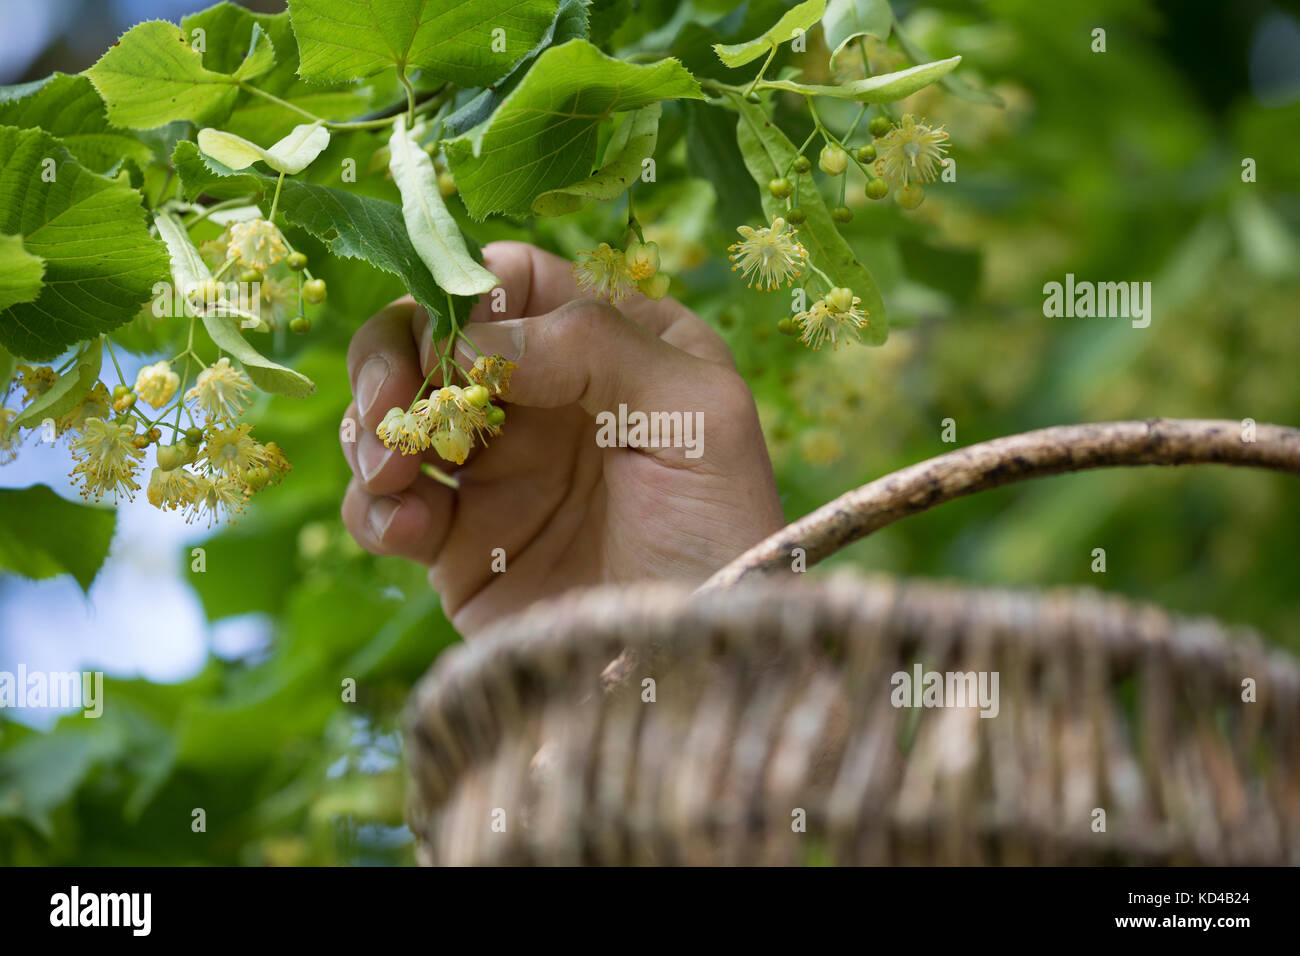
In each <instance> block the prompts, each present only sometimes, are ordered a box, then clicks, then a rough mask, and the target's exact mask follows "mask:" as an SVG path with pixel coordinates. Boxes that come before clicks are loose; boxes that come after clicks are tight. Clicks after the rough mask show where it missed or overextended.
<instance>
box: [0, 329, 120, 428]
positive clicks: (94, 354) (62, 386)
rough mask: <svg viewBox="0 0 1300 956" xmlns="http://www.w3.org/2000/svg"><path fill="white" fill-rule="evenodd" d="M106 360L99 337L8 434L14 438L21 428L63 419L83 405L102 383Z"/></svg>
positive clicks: (17, 419)
mask: <svg viewBox="0 0 1300 956" xmlns="http://www.w3.org/2000/svg"><path fill="white" fill-rule="evenodd" d="M103 360H104V345H103V342H102V340H101V339H98V338H96V339H94V340H93V341H91V342H90V343H89V344H88V345H87V346H86V347H85V348H84V349H82V351H81V353H80V354H79V355H78V356H77V358H76V360H75V361H74V362H73V363H72V367H71V368H70V369H68V370H67V371H66V372H64V373H63V374H62V375H60V376H59V377H58V378H56V379H55V380H54V384H53V385H51V386H50V387H49V388H48V389H46V390H45V391H44V392H43V393H42V394H40V395H38V396H37V397H36V398H34V399H32V401H31V403H30V404H29V405H27V407H26V408H24V409H23V410H22V411H21V412H19V413H18V414H17V415H15V416H14V420H13V421H11V422H10V423H9V428H8V429H7V430H6V432H5V434H6V435H12V434H13V433H14V432H16V431H17V430H18V429H19V428H36V427H37V426H39V425H40V424H41V422H43V421H45V419H47V418H60V417H62V416H64V415H66V414H67V413H68V412H70V411H72V410H73V409H74V408H76V407H77V406H78V405H80V404H81V403H82V401H83V400H84V399H85V397H86V395H87V394H88V393H89V392H90V390H91V389H92V388H94V387H95V383H96V382H97V381H99V369H100V366H101V365H102V364H103Z"/></svg>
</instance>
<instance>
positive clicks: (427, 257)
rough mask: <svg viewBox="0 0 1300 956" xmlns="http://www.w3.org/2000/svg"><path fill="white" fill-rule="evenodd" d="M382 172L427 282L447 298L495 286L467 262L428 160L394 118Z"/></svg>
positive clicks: (491, 277) (490, 277) (493, 278)
mask: <svg viewBox="0 0 1300 956" xmlns="http://www.w3.org/2000/svg"><path fill="white" fill-rule="evenodd" d="M388 150H389V153H390V159H389V161H388V168H389V170H391V172H392V174H393V182H394V183H396V184H397V189H398V191H399V192H400V193H401V194H402V219H403V220H404V221H405V223H406V232H407V235H408V236H410V238H411V245H413V246H414V247H415V251H416V252H418V253H419V254H420V259H421V260H422V261H423V262H424V264H425V265H426V266H428V267H429V271H430V272H431V273H433V279H434V281H435V282H437V283H438V285H440V286H442V288H443V290H444V291H446V292H450V293H451V294H452V295H478V294H479V293H481V292H487V291H488V290H489V289H491V288H492V287H493V286H494V285H496V284H497V277H496V276H494V275H493V274H492V273H490V272H488V271H487V270H486V269H484V268H483V267H482V266H481V265H479V264H478V263H477V262H475V261H474V260H473V258H471V257H470V254H469V250H468V249H466V248H465V239H464V237H462V236H461V234H460V228H459V227H458V226H457V225H456V220H455V219H453V218H452V217H451V213H449V212H448V211H447V206H446V204H445V203H444V202H443V201H442V193H441V192H439V190H438V177H437V174H436V173H435V172H434V171H433V160H431V159H430V158H429V154H428V153H426V152H425V151H424V150H423V149H422V148H421V146H420V144H419V142H418V141H416V139H415V138H414V137H412V136H411V134H410V133H408V132H407V131H406V119H405V117H404V116H399V117H398V118H397V122H396V123H394V124H393V135H392V136H391V137H389V139H388Z"/></svg>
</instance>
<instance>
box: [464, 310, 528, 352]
mask: <svg viewBox="0 0 1300 956" xmlns="http://www.w3.org/2000/svg"><path fill="white" fill-rule="evenodd" d="M526 321H527V319H502V320H501V321H500V322H471V323H470V324H469V326H468V327H467V328H466V329H465V334H466V335H468V336H469V337H470V338H471V339H473V340H474V344H475V345H477V346H478V347H479V348H480V349H482V350H483V354H484V355H500V356H501V357H502V358H504V359H505V360H506V361H507V362H518V361H519V360H520V359H521V358H523V357H524V346H525V342H524V322H526ZM456 348H457V352H458V353H460V352H461V350H468V351H465V352H464V353H463V354H459V356H458V357H459V358H460V359H461V360H462V361H464V360H465V359H468V360H469V361H470V362H473V361H474V359H475V358H477V357H478V353H477V352H475V351H474V350H473V349H472V348H471V347H470V346H469V345H468V344H467V343H465V342H458V343H456Z"/></svg>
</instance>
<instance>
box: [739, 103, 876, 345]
mask: <svg viewBox="0 0 1300 956" xmlns="http://www.w3.org/2000/svg"><path fill="white" fill-rule="evenodd" d="M736 99H737V109H738V110H739V111H740V120H739V122H738V123H737V125H736V143H737V144H738V145H739V146H740V152H741V155H742V156H744V158H745V167H746V168H747V169H748V170H749V174H750V175H751V176H752V177H754V181H755V182H757V183H758V184H759V187H760V189H759V193H760V195H761V196H762V199H763V211H764V213H766V215H767V218H768V221H769V222H770V221H771V220H772V218H773V217H775V216H784V215H785V212H786V204H785V200H784V199H777V198H776V197H775V196H773V195H772V194H771V192H770V191H769V190H768V189H767V188H765V187H766V184H767V183H768V182H769V181H770V180H771V179H772V178H773V177H774V176H777V175H780V174H781V173H784V171H785V170H787V169H790V164H791V163H792V162H793V161H794V157H795V155H796V149H795V146H794V144H793V143H792V142H790V140H789V138H788V137H786V135H785V134H784V133H783V132H781V130H780V129H779V128H778V127H777V126H776V124H775V123H772V122H771V121H770V120H769V119H768V118H767V114H766V113H764V112H763V108H762V107H761V106H759V105H757V104H753V103H749V102H747V101H745V100H742V99H740V98H739V97H737V98H736ZM786 175H787V176H788V178H789V179H790V180H791V181H792V182H793V181H795V180H796V179H797V180H798V189H799V208H801V209H802V210H803V211H804V213H805V214H806V215H807V219H805V220H804V222H803V223H802V224H801V225H800V226H799V232H798V235H799V241H800V242H802V243H803V245H804V247H805V248H806V249H807V250H808V257H809V259H810V260H811V261H812V263H813V265H815V266H817V268H818V269H821V270H822V272H824V273H826V275H828V276H829V277H830V279H831V281H832V282H833V283H834V284H835V285H837V286H844V287H847V288H850V289H852V290H853V294H854V295H856V296H858V297H859V298H861V299H862V308H863V309H864V310H866V312H867V314H868V317H869V318H868V321H869V322H870V324H869V325H868V326H867V328H866V329H864V330H863V333H862V341H863V342H865V343H867V344H868V345H883V344H884V342H885V339H886V338H887V337H888V335H889V318H888V316H887V315H886V312H885V302H884V300H883V299H882V298H881V297H880V289H879V288H878V287H877V286H876V280H875V279H873V278H872V276H871V273H870V271H868V269H867V267H866V266H864V265H863V264H862V263H861V262H859V261H858V258H857V256H856V255H855V254H854V252H853V249H852V247H851V246H849V244H848V243H847V242H846V241H845V240H844V237H843V236H841V235H840V233H839V230H838V229H836V228H835V222H834V220H832V219H831V214H830V210H829V209H827V208H826V201H825V200H824V199H822V195H821V193H820V192H818V190H817V181H816V180H815V179H814V178H813V174H812V170H809V171H808V172H806V173H803V174H799V173H796V172H794V171H793V170H790V172H789V173H786Z"/></svg>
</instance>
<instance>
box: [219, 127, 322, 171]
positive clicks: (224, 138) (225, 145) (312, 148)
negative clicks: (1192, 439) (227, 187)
mask: <svg viewBox="0 0 1300 956" xmlns="http://www.w3.org/2000/svg"><path fill="white" fill-rule="evenodd" d="M198 141H199V149H201V150H203V152H205V153H207V154H208V155H209V156H211V157H212V158H213V159H215V160H217V161H218V162H219V163H221V164H223V165H225V166H228V167H230V168H231V169H247V168H248V167H249V166H251V165H253V163H255V162H257V161H258V160H259V159H260V160H261V161H262V162H264V163H266V165H268V166H270V167H271V168H272V169H274V170H275V171H276V172H278V173H286V174H288V175H290V176H292V175H294V174H295V173H300V172H302V171H303V170H304V169H306V168H307V167H308V166H309V165H310V164H311V162H312V161H313V160H314V159H315V158H316V157H317V156H319V155H320V154H321V153H323V152H324V151H325V148H326V147H327V146H329V144H330V134H329V130H327V129H326V128H325V127H324V126H322V125H321V124H320V123H304V124H302V125H301V126H295V127H294V128H293V130H292V131H291V132H290V133H289V135H288V136H286V137H284V139H282V140H280V141H279V142H277V143H275V144H273V145H271V146H269V147H267V148H266V149H263V148H262V147H260V146H258V145H257V144H256V143H251V142H249V141H248V140H246V139H244V137H242V136H236V135H235V134H234V133H227V132H224V131H222V130H219V129H211V128H208V129H201V130H199V135H198Z"/></svg>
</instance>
